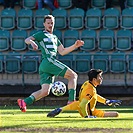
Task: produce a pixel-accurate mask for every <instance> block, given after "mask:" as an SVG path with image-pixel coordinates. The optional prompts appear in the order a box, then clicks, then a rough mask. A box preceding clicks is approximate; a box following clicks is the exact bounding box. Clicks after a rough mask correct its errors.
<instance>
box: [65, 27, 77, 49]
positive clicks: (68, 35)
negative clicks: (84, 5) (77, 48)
mask: <svg viewBox="0 0 133 133" xmlns="http://www.w3.org/2000/svg"><path fill="white" fill-rule="evenodd" d="M77 39H79V32H78V31H77V30H70V29H68V30H65V31H64V35H63V45H64V46H65V47H69V46H71V45H73V44H74V43H75V41H76V40H77Z"/></svg>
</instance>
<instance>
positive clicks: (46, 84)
mask: <svg viewBox="0 0 133 133" xmlns="http://www.w3.org/2000/svg"><path fill="white" fill-rule="evenodd" d="M53 80H54V76H53V75H51V74H48V73H44V72H40V84H41V89H40V90H38V91H36V92H33V93H32V94H31V95H30V96H29V97H27V98H25V99H24V100H23V99H18V101H17V102H18V105H19V108H20V110H21V111H22V112H26V105H30V104H32V103H33V102H35V101H37V100H39V99H41V98H42V97H46V96H47V95H49V92H50V88H51V85H50V84H51V83H52V82H53Z"/></svg>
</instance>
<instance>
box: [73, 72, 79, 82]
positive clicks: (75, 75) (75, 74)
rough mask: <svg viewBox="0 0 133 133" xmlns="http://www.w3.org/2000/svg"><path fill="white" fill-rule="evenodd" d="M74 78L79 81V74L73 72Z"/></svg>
mask: <svg viewBox="0 0 133 133" xmlns="http://www.w3.org/2000/svg"><path fill="white" fill-rule="evenodd" d="M72 78H73V79H76V80H77V79H78V74H77V73H75V72H73V74H72Z"/></svg>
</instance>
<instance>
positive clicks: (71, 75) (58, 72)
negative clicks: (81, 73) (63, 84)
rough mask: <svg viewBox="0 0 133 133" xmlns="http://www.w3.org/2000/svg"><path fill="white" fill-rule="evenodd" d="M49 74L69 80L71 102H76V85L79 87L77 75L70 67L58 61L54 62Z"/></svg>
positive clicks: (69, 99)
mask: <svg viewBox="0 0 133 133" xmlns="http://www.w3.org/2000/svg"><path fill="white" fill-rule="evenodd" d="M50 68H51V69H49V70H47V71H49V73H51V74H53V75H55V76H61V77H64V78H66V79H68V92H69V98H68V101H69V102H73V101H75V97H76V85H77V77H78V76H77V74H76V73H75V72H74V71H73V70H71V69H70V68H69V67H68V66H66V65H65V64H63V63H61V62H60V61H58V60H54V61H53V62H51V64H50Z"/></svg>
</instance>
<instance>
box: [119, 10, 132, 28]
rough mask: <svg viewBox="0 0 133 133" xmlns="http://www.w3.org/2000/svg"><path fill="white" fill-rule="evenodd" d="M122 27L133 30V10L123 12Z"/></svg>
mask: <svg viewBox="0 0 133 133" xmlns="http://www.w3.org/2000/svg"><path fill="white" fill-rule="evenodd" d="M120 26H121V28H125V29H133V8H125V9H124V10H122V15H121V23H120Z"/></svg>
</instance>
